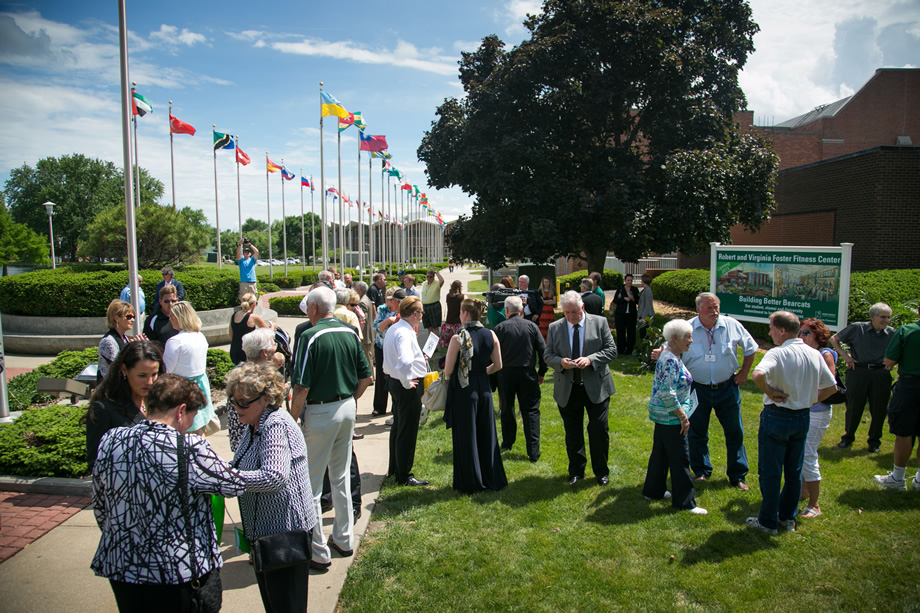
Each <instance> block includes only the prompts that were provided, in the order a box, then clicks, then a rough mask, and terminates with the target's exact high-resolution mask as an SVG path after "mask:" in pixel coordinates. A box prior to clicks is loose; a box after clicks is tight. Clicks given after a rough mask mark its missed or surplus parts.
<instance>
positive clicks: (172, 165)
mask: <svg viewBox="0 0 920 613" xmlns="http://www.w3.org/2000/svg"><path fill="white" fill-rule="evenodd" d="M169 115H170V117H171V116H172V100H170V101H169ZM169 174H170V175H171V176H172V197H173V210H175V209H176V162H175V158H174V157H173V132H172V125H170V126H169Z"/></svg>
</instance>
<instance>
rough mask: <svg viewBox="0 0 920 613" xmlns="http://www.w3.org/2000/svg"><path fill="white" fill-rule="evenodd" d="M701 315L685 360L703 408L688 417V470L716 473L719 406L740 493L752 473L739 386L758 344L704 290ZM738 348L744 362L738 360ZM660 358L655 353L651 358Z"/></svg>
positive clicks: (699, 475) (700, 475)
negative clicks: (714, 423)
mask: <svg viewBox="0 0 920 613" xmlns="http://www.w3.org/2000/svg"><path fill="white" fill-rule="evenodd" d="M696 312H697V316H696V317H694V318H693V319H691V320H690V325H691V326H692V327H693V344H692V345H690V349H689V350H688V351H686V352H685V353H684V354H683V355H682V356H681V359H682V360H683V362H684V365H685V366H686V367H687V370H689V371H690V375H691V376H692V377H693V389H694V390H695V391H696V395H697V399H698V400H699V406H698V407H697V409H696V411H694V413H693V415H692V416H691V417H690V432H689V434H688V437H687V438H688V441H689V444H690V468H691V469H692V470H693V473H694V475H695V476H696V481H706V480H708V479H709V478H710V477H711V476H712V463H711V461H710V459H709V417H710V416H711V414H712V411H713V410H715V413H716V417H717V418H718V419H719V423H720V424H722V430H723V431H724V432H725V448H726V458H727V461H728V466H727V467H726V472H727V473H728V480H729V481H730V482H731V484H732V485H733V486H734V487H736V488H738V489H739V490H741V491H744V492H746V491H748V490H749V489H750V488H749V487H748V485H747V483H745V478H746V477H747V474H748V460H747V450H746V449H745V448H744V427H743V424H742V423H741V390H740V386H742V385H744V383H745V382H746V381H747V379H748V373H749V372H750V370H751V365H752V364H753V363H754V354H755V353H756V352H757V342H756V341H755V340H754V338H753V337H752V336H751V334H750V333H749V332H748V331H747V330H746V329H745V328H744V326H742V325H741V324H740V323H739V322H738V320H736V319H732V318H731V317H725V316H722V315H720V314H719V298H718V297H717V296H716V295H715V294H711V293H709V292H703V293H702V294H700V295H699V296H697V297H696ZM738 347H741V349H742V353H743V354H744V360H743V361H742V363H741V364H740V367H741V368H740V370H739V368H738V367H739V364H738ZM652 357H653V358H654V359H657V358H658V356H657V352H656V353H654V354H653V356H652Z"/></svg>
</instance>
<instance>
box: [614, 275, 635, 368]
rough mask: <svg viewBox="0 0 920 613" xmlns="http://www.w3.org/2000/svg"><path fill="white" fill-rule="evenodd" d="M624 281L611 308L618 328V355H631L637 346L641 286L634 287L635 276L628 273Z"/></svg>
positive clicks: (615, 295)
mask: <svg viewBox="0 0 920 613" xmlns="http://www.w3.org/2000/svg"><path fill="white" fill-rule="evenodd" d="M623 280H624V283H623V285H622V286H620V289H618V290H617V293H616V294H614V295H613V300H612V301H611V303H610V310H611V311H613V319H614V322H615V324H616V329H617V355H619V356H624V355H629V354H631V353H632V351H633V347H635V346H636V320H637V313H638V312H639V288H637V287H633V284H632V282H633V276H632V275H626V276H625V277H624V278H623Z"/></svg>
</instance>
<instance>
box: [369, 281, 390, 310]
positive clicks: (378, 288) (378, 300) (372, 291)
mask: <svg viewBox="0 0 920 613" xmlns="http://www.w3.org/2000/svg"><path fill="white" fill-rule="evenodd" d="M386 285H387V276H386V275H385V274H383V273H382V272H378V273H377V274H375V275H374V282H373V283H371V286H370V287H369V288H367V295H368V297H369V298H370V299H371V303H372V304H373V305H374V313H373V315H371V319H373V318H374V316H376V315H377V312H376V309H377V307H379V306H380V305H382V304H383V303H384V302H386V292H385V290H386Z"/></svg>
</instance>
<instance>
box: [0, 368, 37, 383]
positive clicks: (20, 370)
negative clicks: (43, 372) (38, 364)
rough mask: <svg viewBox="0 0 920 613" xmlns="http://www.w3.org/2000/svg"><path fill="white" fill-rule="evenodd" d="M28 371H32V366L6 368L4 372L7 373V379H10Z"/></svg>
mask: <svg viewBox="0 0 920 613" xmlns="http://www.w3.org/2000/svg"><path fill="white" fill-rule="evenodd" d="M26 372H32V369H31V368H4V369H3V373H4V374H5V375H6V380H7V381H9V380H10V379H12V378H13V377H15V376H16V375H21V374H23V373H26Z"/></svg>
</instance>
